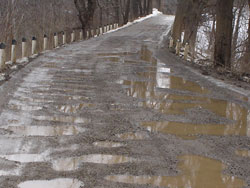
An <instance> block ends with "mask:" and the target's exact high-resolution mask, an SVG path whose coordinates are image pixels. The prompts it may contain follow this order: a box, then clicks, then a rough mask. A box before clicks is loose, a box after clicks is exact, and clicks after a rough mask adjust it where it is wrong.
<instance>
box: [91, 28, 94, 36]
mask: <svg viewBox="0 0 250 188" xmlns="http://www.w3.org/2000/svg"><path fill="white" fill-rule="evenodd" d="M91 37H94V29H91Z"/></svg>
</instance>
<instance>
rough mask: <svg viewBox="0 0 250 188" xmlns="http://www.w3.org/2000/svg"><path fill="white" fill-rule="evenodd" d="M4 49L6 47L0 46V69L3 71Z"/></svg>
mask: <svg viewBox="0 0 250 188" xmlns="http://www.w3.org/2000/svg"><path fill="white" fill-rule="evenodd" d="M5 48H6V45H5V44H4V43H1V44H0V69H1V70H3V69H4V68H5V66H6V65H5V60H6V59H5Z"/></svg>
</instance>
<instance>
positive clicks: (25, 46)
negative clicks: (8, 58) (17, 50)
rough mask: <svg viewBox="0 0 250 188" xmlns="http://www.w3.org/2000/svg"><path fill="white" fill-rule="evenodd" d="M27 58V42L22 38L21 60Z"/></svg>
mask: <svg viewBox="0 0 250 188" xmlns="http://www.w3.org/2000/svg"><path fill="white" fill-rule="evenodd" d="M24 57H27V40H26V38H22V58H24Z"/></svg>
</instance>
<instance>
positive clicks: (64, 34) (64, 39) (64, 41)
mask: <svg viewBox="0 0 250 188" xmlns="http://www.w3.org/2000/svg"><path fill="white" fill-rule="evenodd" d="M62 36H63V45H65V44H66V32H62Z"/></svg>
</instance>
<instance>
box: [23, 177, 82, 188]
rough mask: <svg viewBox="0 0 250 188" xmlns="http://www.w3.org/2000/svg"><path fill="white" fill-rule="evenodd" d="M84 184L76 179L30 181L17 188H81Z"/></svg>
mask: <svg viewBox="0 0 250 188" xmlns="http://www.w3.org/2000/svg"><path fill="white" fill-rule="evenodd" d="M83 186H84V183H83V182H81V181H79V180H77V179H68V178H61V179H53V180H32V181H26V182H23V183H20V184H19V185H18V188H56V187H58V188H81V187H83Z"/></svg>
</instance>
